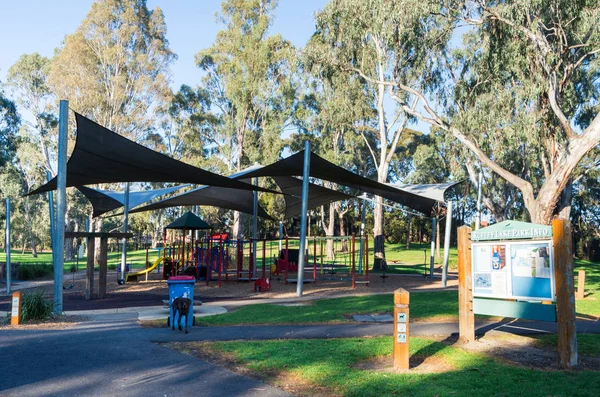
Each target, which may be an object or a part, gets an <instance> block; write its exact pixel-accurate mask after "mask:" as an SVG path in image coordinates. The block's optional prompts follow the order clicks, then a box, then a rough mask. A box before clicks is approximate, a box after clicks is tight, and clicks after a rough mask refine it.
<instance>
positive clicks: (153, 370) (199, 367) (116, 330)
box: [0, 313, 289, 397]
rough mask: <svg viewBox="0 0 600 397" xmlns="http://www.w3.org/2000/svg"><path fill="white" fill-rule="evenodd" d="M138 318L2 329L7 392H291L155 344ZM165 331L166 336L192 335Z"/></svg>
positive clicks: (0, 364)
mask: <svg viewBox="0 0 600 397" xmlns="http://www.w3.org/2000/svg"><path fill="white" fill-rule="evenodd" d="M136 319H137V314H135V313H125V314H112V315H108V316H106V315H104V316H95V318H94V320H93V321H90V322H88V323H85V324H83V325H82V326H80V327H77V328H74V329H70V330H60V331H58V330H47V331H35V330H31V331H30V330H18V331H15V330H2V331H0V368H2V373H1V374H0V395H2V396H5V395H6V396H159V397H165V396H224V397H225V396H269V397H275V396H289V394H287V393H286V392H284V391H282V390H280V389H278V388H275V387H273V386H269V385H267V384H264V383H262V382H259V381H256V380H253V379H250V378H248V377H245V376H241V375H238V374H236V373H233V372H231V371H229V370H227V369H224V368H221V367H218V366H215V365H212V364H210V363H208V362H205V361H203V360H199V359H196V358H194V357H191V356H188V355H186V354H182V353H179V352H177V351H173V350H171V349H169V348H166V347H164V346H161V345H160V344H156V343H150V341H149V339H151V338H149V337H148V336H149V335H152V333H153V332H152V331H153V330H152V329H143V328H141V327H140V326H139V325H137V321H136ZM148 331H150V332H148ZM159 331H164V337H163V338H162V339H163V341H170V340H171V339H170V338H169V337H168V336H175V335H177V336H180V335H185V334H184V333H180V332H178V331H177V332H172V331H170V330H167V329H160V330H159ZM195 333H196V330H194V331H193V332H192V333H191V334H190V335H193V334H195Z"/></svg>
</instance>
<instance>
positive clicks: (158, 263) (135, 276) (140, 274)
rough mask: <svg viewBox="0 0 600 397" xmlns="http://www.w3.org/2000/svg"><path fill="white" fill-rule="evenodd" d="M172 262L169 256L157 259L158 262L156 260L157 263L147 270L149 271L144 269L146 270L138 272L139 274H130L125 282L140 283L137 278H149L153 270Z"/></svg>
mask: <svg viewBox="0 0 600 397" xmlns="http://www.w3.org/2000/svg"><path fill="white" fill-rule="evenodd" d="M170 261H171V258H170V257H168V256H161V257H160V258H158V259H157V260H156V261H155V262H154V263H153V264H152V266H150V267H149V268H147V269H144V270H140V271H139V272H137V273H129V274H128V275H127V276H126V279H125V281H126V282H129V281H138V279H137V278H138V276H142V275H144V274H145V275H146V276H147V275H148V273H150V272H151V271H152V270H154V269H156V268H157V267H158V265H160V264H161V262H170Z"/></svg>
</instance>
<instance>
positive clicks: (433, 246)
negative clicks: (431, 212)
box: [429, 216, 436, 278]
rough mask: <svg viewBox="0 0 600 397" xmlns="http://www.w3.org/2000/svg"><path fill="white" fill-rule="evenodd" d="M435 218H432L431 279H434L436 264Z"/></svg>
mask: <svg viewBox="0 0 600 397" xmlns="http://www.w3.org/2000/svg"><path fill="white" fill-rule="evenodd" d="M435 223H436V220H435V216H434V217H433V218H431V256H430V257H429V277H431V278H433V267H434V262H435Z"/></svg>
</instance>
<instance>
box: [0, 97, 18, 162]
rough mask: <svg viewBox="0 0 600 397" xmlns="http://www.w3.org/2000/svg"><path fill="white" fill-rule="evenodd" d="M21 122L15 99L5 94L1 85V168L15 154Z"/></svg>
mask: <svg viewBox="0 0 600 397" xmlns="http://www.w3.org/2000/svg"><path fill="white" fill-rule="evenodd" d="M20 123H21V119H20V117H19V114H18V113H17V107H16V106H15V104H14V102H13V101H11V100H10V99H8V98H7V97H5V96H4V92H3V90H2V86H0V168H2V167H3V166H4V164H6V162H7V161H9V160H10V159H11V158H12V156H13V153H14V151H15V143H16V140H15V138H16V133H17V130H18V128H19V124H20Z"/></svg>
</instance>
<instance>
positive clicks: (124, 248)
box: [119, 182, 129, 284]
mask: <svg viewBox="0 0 600 397" xmlns="http://www.w3.org/2000/svg"><path fill="white" fill-rule="evenodd" d="M124 201H125V202H124V203H123V205H124V208H123V233H127V229H128V226H129V182H127V183H126V184H125V200H124ZM126 263H127V239H126V238H125V237H123V240H122V246H121V279H120V280H119V284H125V279H126V277H125V264H126Z"/></svg>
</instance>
